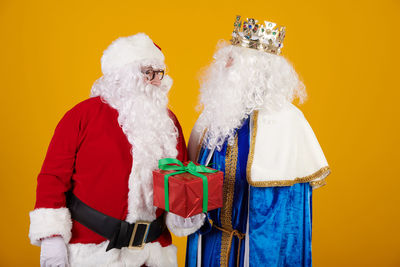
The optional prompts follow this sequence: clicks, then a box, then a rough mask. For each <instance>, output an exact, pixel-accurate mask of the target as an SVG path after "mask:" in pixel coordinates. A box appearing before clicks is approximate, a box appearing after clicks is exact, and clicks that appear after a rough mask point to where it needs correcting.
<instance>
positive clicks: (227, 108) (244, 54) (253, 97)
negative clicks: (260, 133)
mask: <svg viewBox="0 0 400 267" xmlns="http://www.w3.org/2000/svg"><path fill="white" fill-rule="evenodd" d="M230 58H231V60H232V65H231V66H227V64H228V61H229V60H230ZM228 65H229V64H228ZM200 93H201V96H200V104H201V106H203V107H204V109H203V112H202V114H201V115H200V120H199V123H200V125H201V126H202V127H200V128H202V129H204V128H207V129H208V132H207V140H208V143H207V146H208V147H209V148H213V147H217V149H218V150H220V149H221V148H222V145H223V144H224V142H225V140H226V138H228V140H229V141H230V142H232V140H233V136H234V133H235V129H237V128H239V127H240V126H241V125H242V123H243V121H244V120H245V119H246V118H248V116H249V115H250V114H251V113H252V112H253V111H254V110H257V109H266V110H269V111H271V112H272V111H275V110H279V109H280V108H282V106H283V105H285V103H288V102H292V101H293V100H294V99H295V98H296V97H298V98H299V101H300V103H302V102H303V101H304V100H305V98H306V92H305V87H304V84H303V83H302V82H301V81H300V79H299V77H298V75H297V73H296V71H295V70H294V68H293V67H292V65H291V64H290V63H289V62H288V61H287V60H286V59H285V58H284V57H282V56H278V55H274V54H271V53H267V52H262V51H258V50H255V49H249V48H243V47H238V46H232V45H227V44H226V43H223V44H222V47H220V48H219V49H218V50H217V52H216V53H215V54H214V61H213V62H212V64H211V66H210V67H209V68H208V69H207V71H206V73H205V75H204V77H203V81H202V82H201V88H200Z"/></svg>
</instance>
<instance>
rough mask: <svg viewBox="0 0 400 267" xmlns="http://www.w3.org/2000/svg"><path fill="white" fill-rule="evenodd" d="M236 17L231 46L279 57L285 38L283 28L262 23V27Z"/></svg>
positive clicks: (273, 24)
mask: <svg viewBox="0 0 400 267" xmlns="http://www.w3.org/2000/svg"><path fill="white" fill-rule="evenodd" d="M240 18H241V16H236V20H235V23H234V24H233V26H234V29H233V32H232V39H231V43H232V45H236V46H242V47H248V48H253V49H257V50H261V51H264V52H268V53H272V54H276V55H279V54H280V53H281V49H282V47H283V39H284V38H285V27H282V26H280V27H276V23H273V22H269V21H264V25H260V24H258V21H257V20H255V19H252V18H249V19H247V20H246V21H243V23H242V21H241V20H240Z"/></svg>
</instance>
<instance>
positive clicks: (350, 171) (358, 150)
mask: <svg viewBox="0 0 400 267" xmlns="http://www.w3.org/2000/svg"><path fill="white" fill-rule="evenodd" d="M236 14H241V15H243V16H252V17H255V18H256V19H261V20H262V19H269V20H271V21H274V22H278V23H279V24H283V25H286V26H287V35H286V40H285V47H284V49H283V55H284V56H285V57H287V58H288V59H289V60H290V61H291V62H293V64H294V66H295V68H296V70H297V72H298V73H299V74H300V76H301V77H302V78H303V80H304V82H305V84H306V86H307V90H308V94H309V99H308V101H307V102H306V103H305V104H304V105H302V106H301V107H300V108H301V109H302V110H303V112H304V114H305V115H306V117H307V118H308V120H309V122H310V124H311V125H312V127H313V129H314V131H315V132H316V134H317V136H318V139H319V141H320V143H321V146H322V147H323V149H324V152H325V155H326V157H327V159H328V161H329V163H330V166H331V168H332V170H333V173H332V175H331V176H329V178H328V185H327V186H325V187H323V188H322V189H318V190H317V191H316V192H315V194H314V207H313V211H314V222H313V224H314V225H313V262H314V266H400V245H399V240H400V231H399V225H400V214H399V211H400V210H399V207H398V205H399V204H400V189H399V186H400V177H399V175H398V167H396V166H398V165H399V162H398V161H399V155H398V154H399V148H400V147H399V144H398V136H399V125H398V123H399V120H398V116H399V111H398V106H399V104H398V103H399V101H398V98H399V89H400V88H399V76H400V74H399V62H400V57H399V46H400V42H399V33H400V32H399V26H400V23H399V15H400V2H399V1H398V0H396V1H395V0H392V1H389V0H380V1H344V0H338V1H295V0H293V1H289V0H282V1H236V2H234V1H198V2H197V1H196V2H187V1H182V2H172V1H160V2H157V1H147V0H143V1H124V2H122V1H100V0H97V1H29V2H28V1H26V2H22V1H11V0H9V1H5V0H2V1H1V2H0V33H1V43H0V86H1V94H0V96H1V100H0V101H1V102H0V109H1V111H0V123H1V131H0V140H1V153H0V157H1V159H0V168H1V169H0V175H1V186H0V205H1V206H0V208H1V220H0V231H1V234H0V266H38V265H39V264H38V262H39V251H40V249H39V248H38V247H34V246H31V245H30V244H29V241H28V228H29V217H28V212H29V211H30V210H31V209H32V208H33V205H34V199H35V187H36V175H37V174H38V172H39V170H40V167H41V164H42V161H43V158H44V156H45V152H46V149H47V145H48V143H49V141H50V138H51V136H52V133H53V130H54V128H55V126H56V124H57V122H58V121H59V119H60V118H61V117H62V115H63V114H64V113H65V112H66V111H67V110H68V109H70V108H71V107H72V106H74V105H75V104H76V103H78V102H80V101H81V100H84V99H86V98H87V97H88V96H89V92H90V88H91V86H92V84H93V82H94V81H95V80H96V79H97V78H98V77H100V76H101V71H100V57H101V55H102V51H103V50H104V49H105V48H106V47H107V46H108V45H109V44H110V43H111V41H113V40H114V39H116V38H117V37H119V36H127V35H131V34H135V33H137V32H146V33H147V34H148V35H150V37H151V38H152V39H153V40H154V41H155V42H156V43H157V44H159V45H160V46H161V47H162V50H163V52H164V53H165V55H166V61H167V64H168V70H169V74H170V75H171V76H172V78H173V79H174V81H175V83H174V86H173V88H172V91H171V93H170V103H171V104H170V105H171V108H172V109H173V110H174V112H175V113H176V114H177V116H178V118H179V119H180V122H181V124H182V126H183V129H184V133H185V137H186V139H188V137H189V134H190V130H191V128H192V126H193V124H194V122H195V120H196V118H197V116H198V113H197V112H196V111H195V106H196V104H197V99H198V87H199V84H198V74H199V71H200V70H201V68H203V67H205V66H207V65H208V64H209V63H210V61H211V59H212V54H213V52H214V50H215V46H216V43H217V42H218V40H219V39H225V40H229V37H230V33H231V30H232V27H233V21H234V19H235V15H236ZM174 243H175V244H176V245H177V246H178V251H179V252H178V257H179V263H180V266H183V263H184V255H185V238H174ZM266 253H268V252H267V251H266Z"/></svg>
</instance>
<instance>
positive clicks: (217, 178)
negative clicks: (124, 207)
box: [153, 164, 224, 218]
mask: <svg viewBox="0 0 400 267" xmlns="http://www.w3.org/2000/svg"><path fill="white" fill-rule="evenodd" d="M185 165H186V164H185ZM208 169H210V170H213V169H211V168H208ZM174 172H177V170H156V171H153V201H154V203H153V204H154V206H156V207H159V208H161V209H164V210H165V188H164V177H165V175H167V174H170V173H174ZM201 174H202V175H204V176H206V177H207V181H208V208H207V211H210V210H213V209H218V208H221V207H222V194H223V191H222V185H223V179H224V178H223V172H221V171H217V172H214V173H201ZM168 192H169V211H170V212H172V213H174V214H177V215H179V216H181V217H184V218H187V217H191V216H193V215H197V214H200V213H202V212H203V180H202V179H201V178H200V177H197V176H195V175H192V174H190V173H188V172H184V173H180V174H176V175H172V176H170V177H169V178H168Z"/></svg>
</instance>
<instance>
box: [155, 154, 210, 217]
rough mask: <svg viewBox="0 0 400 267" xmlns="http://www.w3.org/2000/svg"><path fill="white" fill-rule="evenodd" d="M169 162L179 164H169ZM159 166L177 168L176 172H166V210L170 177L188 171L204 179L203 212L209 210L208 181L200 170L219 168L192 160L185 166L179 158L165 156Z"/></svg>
mask: <svg viewBox="0 0 400 267" xmlns="http://www.w3.org/2000/svg"><path fill="white" fill-rule="evenodd" d="M169 164H178V165H179V166H176V165H169ZM158 168H159V169H161V170H164V171H169V170H175V171H176V172H172V173H169V174H166V175H165V176H164V197H165V210H166V211H169V192H168V178H169V177H170V176H172V175H176V174H180V173H184V172H188V173H191V174H193V175H194V176H196V177H200V178H201V179H202V180H203V212H207V209H208V181H207V177H206V176H205V175H202V174H200V172H205V173H214V172H217V170H211V169H209V168H207V167H205V166H203V165H196V164H194V163H193V162H192V161H191V162H189V164H188V165H187V166H184V165H183V163H182V162H181V161H180V160H178V159H173V158H165V159H160V160H159V161H158Z"/></svg>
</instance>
